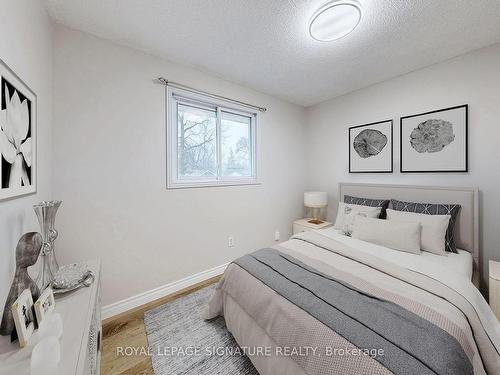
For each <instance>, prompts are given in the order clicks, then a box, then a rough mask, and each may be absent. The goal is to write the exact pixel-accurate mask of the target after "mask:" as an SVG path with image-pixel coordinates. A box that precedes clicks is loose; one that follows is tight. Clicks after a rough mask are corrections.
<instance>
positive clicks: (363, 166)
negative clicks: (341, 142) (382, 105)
mask: <svg viewBox="0 0 500 375" xmlns="http://www.w3.org/2000/svg"><path fill="white" fill-rule="evenodd" d="M349 173H392V120H386V121H379V122H373V123H371V124H366V125H359V126H353V127H350V128H349Z"/></svg>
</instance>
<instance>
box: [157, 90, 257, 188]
mask: <svg viewBox="0 0 500 375" xmlns="http://www.w3.org/2000/svg"><path fill="white" fill-rule="evenodd" d="M167 108H168V115H167V138H168V143H167V147H168V150H167V151H168V152H167V187H168V188H183V187H200V186H219V185H249V184H256V183H258V179H257V163H256V159H257V158H256V149H257V147H256V143H257V134H256V125H257V114H256V113H253V112H249V111H248V109H247V108H246V107H243V106H241V107H240V106H238V105H234V104H232V103H231V102H229V101H227V102H226V101H224V100H219V99H213V98H212V97H210V96H205V95H202V94H197V93H192V92H190V91H187V90H182V89H177V88H172V87H168V88H167Z"/></svg>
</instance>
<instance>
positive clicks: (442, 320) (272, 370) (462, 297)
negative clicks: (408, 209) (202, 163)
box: [207, 184, 500, 375]
mask: <svg viewBox="0 0 500 375" xmlns="http://www.w3.org/2000/svg"><path fill="white" fill-rule="evenodd" d="M339 192H340V199H341V200H342V198H343V197H344V195H352V196H361V197H370V198H374V199H382V198H394V199H402V200H404V199H407V200H412V201H414V202H431V203H432V202H434V203H455V204H460V205H461V206H462V209H461V211H460V213H459V217H458V220H457V222H456V227H455V231H456V242H457V247H458V248H459V249H461V250H459V251H458V253H457V254H448V255H447V256H438V255H434V254H430V253H422V254H420V255H415V254H409V253H402V252H399V251H396V250H391V249H389V248H385V247H382V246H378V245H374V244H371V243H367V242H365V241H361V240H357V239H355V238H350V237H346V236H344V235H343V234H341V233H339V232H338V231H337V230H335V229H332V228H328V229H324V230H319V231H312V232H303V233H300V234H297V235H295V236H293V237H292V238H291V239H290V240H288V241H286V242H284V243H282V244H280V245H278V246H274V247H272V248H267V249H261V250H258V251H256V252H253V253H251V254H248V255H246V256H244V257H241V258H239V259H237V260H235V261H234V262H233V263H231V264H230V265H229V266H228V268H227V269H226V271H225V274H224V277H223V278H222V279H221V281H220V282H219V284H218V286H217V288H216V291H215V293H214V295H213V296H212V298H211V300H210V302H209V306H208V310H207V318H209V319H210V318H214V317H216V316H220V315H221V316H224V318H225V320H226V325H227V328H228V330H229V331H230V332H231V333H232V334H233V336H234V337H235V339H236V341H237V342H238V344H239V345H240V346H241V347H242V348H243V349H244V350H247V351H248V356H249V358H250V359H251V361H252V363H253V364H254V366H255V367H256V369H257V370H258V371H259V373H260V374H262V375H265V374H485V373H487V374H499V373H500V356H499V348H500V328H499V323H498V321H497V320H496V317H495V316H494V315H493V313H492V311H491V309H490V308H489V306H488V305H487V303H486V301H485V300H484V298H483V297H482V295H481V293H480V292H479V290H478V289H477V288H476V287H475V286H474V285H473V283H472V281H471V278H472V276H473V273H476V274H477V271H478V270H479V267H478V264H479V246H478V191H477V189H462V188H442V187H420V186H399V185H374V184H340V186H339Z"/></svg>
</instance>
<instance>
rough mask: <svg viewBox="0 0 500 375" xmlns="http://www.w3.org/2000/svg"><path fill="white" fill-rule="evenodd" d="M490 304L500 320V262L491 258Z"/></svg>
mask: <svg viewBox="0 0 500 375" xmlns="http://www.w3.org/2000/svg"><path fill="white" fill-rule="evenodd" d="M489 271H490V306H491V309H492V310H493V312H494V313H495V315H496V316H497V319H498V320H500V262H495V261H494V260H490V269H489Z"/></svg>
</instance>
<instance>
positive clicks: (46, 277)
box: [33, 201, 62, 290]
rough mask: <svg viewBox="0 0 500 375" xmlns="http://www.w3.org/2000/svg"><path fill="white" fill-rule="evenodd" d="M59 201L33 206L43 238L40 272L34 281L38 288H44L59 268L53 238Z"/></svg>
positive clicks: (55, 233) (55, 235)
mask: <svg viewBox="0 0 500 375" xmlns="http://www.w3.org/2000/svg"><path fill="white" fill-rule="evenodd" d="M61 203H62V202H61V201H50V202H46V201H43V202H40V203H39V204H37V205H35V206H33V209H34V210H35V213H36V217H37V218H38V223H39V224H40V233H41V235H42V239H43V245H42V251H41V254H40V255H41V265H40V272H39V274H38V277H37V279H36V283H37V285H38V287H39V288H40V290H44V289H45V288H46V287H47V286H49V285H50V283H51V282H52V280H53V278H54V274H55V273H56V272H57V271H58V270H59V264H58V263H57V259H56V254H55V246H54V244H55V240H56V238H57V235H58V233H57V230H56V229H55V227H54V224H55V220H56V214H57V210H58V209H59V206H61Z"/></svg>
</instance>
